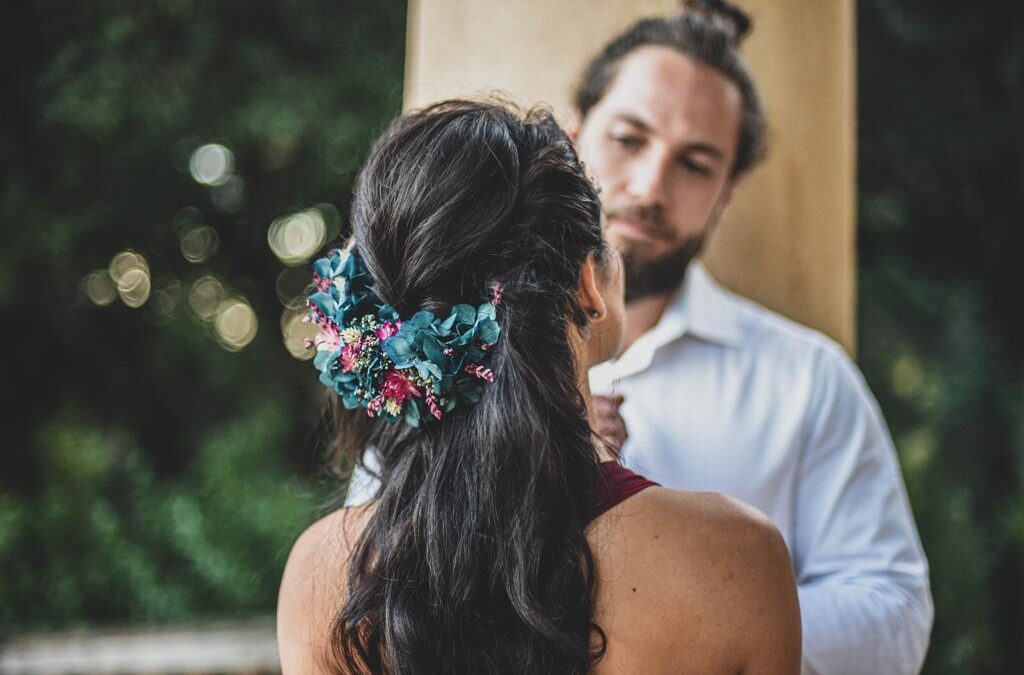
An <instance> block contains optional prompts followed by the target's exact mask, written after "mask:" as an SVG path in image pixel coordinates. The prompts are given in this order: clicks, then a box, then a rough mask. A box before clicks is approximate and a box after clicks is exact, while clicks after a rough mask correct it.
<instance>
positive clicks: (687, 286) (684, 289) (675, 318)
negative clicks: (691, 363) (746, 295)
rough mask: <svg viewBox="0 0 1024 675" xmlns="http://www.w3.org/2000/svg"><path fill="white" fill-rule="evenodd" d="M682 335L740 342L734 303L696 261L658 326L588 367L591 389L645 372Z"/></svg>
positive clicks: (731, 344) (598, 389) (740, 326)
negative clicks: (658, 353)
mask: <svg viewBox="0 0 1024 675" xmlns="http://www.w3.org/2000/svg"><path fill="white" fill-rule="evenodd" d="M685 335H692V336H694V337H695V338H697V339H700V340H705V341H707V342H711V343H715V344H720V345H723V346H726V347H735V346H737V345H738V344H740V342H741V341H742V340H743V323H742V316H741V315H740V313H739V311H738V307H737V306H736V300H735V299H734V298H733V297H732V294H731V293H729V292H728V291H726V290H725V289H723V288H722V287H721V286H719V285H718V283H717V282H716V281H715V280H714V279H713V278H712V277H711V274H710V273H709V272H708V270H707V268H705V267H704V265H703V264H702V263H700V262H699V261H696V260H695V261H693V262H691V263H690V265H689V267H688V268H687V270H686V277H685V278H684V279H683V283H682V285H681V286H680V288H679V290H678V291H676V293H675V294H674V295H673V297H672V299H671V300H669V304H668V306H667V307H666V308H665V311H664V313H662V315H661V319H659V320H658V323H657V324H655V325H654V327H653V328H651V329H650V330H649V331H647V332H646V333H644V334H643V335H641V336H640V337H639V338H638V339H637V340H636V342H634V343H633V344H632V345H630V347H629V349H627V350H626V351H625V352H624V353H623V354H622V355H621V356H620V357H619V358H618V359H616V360H615V361H609V362H607V363H603V364H600V365H598V366H596V367H594V368H591V370H590V380H591V389H592V390H593V391H595V392H601V391H606V390H607V389H608V388H609V387H610V385H611V383H612V381H614V380H616V379H619V378H622V377H626V376H628V375H632V374H634V373H638V372H640V371H642V370H644V369H646V368H647V367H648V366H649V365H650V364H651V361H652V360H653V358H654V353H655V352H656V351H657V350H658V349H660V348H661V347H664V346H665V345H667V344H669V343H671V342H674V341H675V340H678V339H680V338H682V337H683V336H685Z"/></svg>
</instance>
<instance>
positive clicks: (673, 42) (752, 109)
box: [574, 0, 766, 178]
mask: <svg viewBox="0 0 1024 675" xmlns="http://www.w3.org/2000/svg"><path fill="white" fill-rule="evenodd" d="M683 4H684V5H685V9H684V11H683V12H682V13H681V14H679V15H677V16H674V17H657V18H650V19H642V20H640V21H638V22H637V23H635V24H633V25H632V26H631V27H630V28H629V29H627V30H626V31H625V32H624V33H622V34H621V35H619V36H618V37H616V38H614V39H613V40H612V41H611V42H609V43H608V44H606V45H605V47H604V49H602V50H601V52H600V53H599V54H598V55H597V56H595V57H594V58H593V59H592V60H591V61H590V63H588V64H587V67H586V68H585V69H584V71H583V78H582V79H581V81H580V83H579V85H578V86H577V88H576V95H575V99H574V103H575V105H576V110H577V111H578V112H579V114H580V117H581V118H586V116H587V113H589V112H590V109H591V108H593V107H594V106H595V105H596V104H597V102H598V101H600V100H601V99H602V98H603V97H604V95H605V94H606V93H607V92H608V88H609V86H611V84H612V82H613V81H614V79H615V76H616V74H617V73H618V67H619V64H620V63H621V61H622V59H623V58H625V57H626V56H628V55H629V54H630V53H632V52H633V50H635V49H639V48H640V47H651V46H660V47H669V48H670V49H674V50H676V51H677V52H679V53H680V54H685V55H686V56H689V57H690V58H692V59H694V60H695V61H697V62H698V63H702V64H704V65H706V66H708V67H711V68H714V69H715V70H717V71H718V72H720V73H722V74H723V75H724V76H725V77H726V78H728V79H729V80H730V81H731V82H732V83H733V84H735V85H736V87H737V88H738V89H739V92H740V98H741V101H742V106H743V114H742V118H741V120H740V130H739V131H740V136H739V142H738V143H737V149H736V159H735V161H734V162H733V166H732V175H733V177H734V178H737V177H739V176H741V175H742V174H743V173H745V172H746V171H747V170H749V169H750V168H751V167H752V166H754V164H756V163H757V162H758V161H760V160H761V159H762V158H763V157H764V154H765V145H766V144H765V135H766V124H765V118H764V110H763V109H762V107H761V100H760V98H759V97H758V94H757V87H756V86H755V85H754V79H753V78H752V77H751V75H750V71H749V70H748V69H747V66H746V64H745V63H744V61H743V58H742V57H741V56H740V54H739V51H738V47H739V44H740V43H741V42H742V41H743V38H744V37H745V36H746V34H747V33H748V32H749V31H750V30H751V22H750V18H749V17H748V16H747V15H746V14H745V13H744V12H743V11H742V10H741V9H739V8H737V7H735V6H733V5H731V4H729V3H728V2H725V0H687V1H686V2H684V3H683Z"/></svg>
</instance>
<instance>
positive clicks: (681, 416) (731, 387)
mask: <svg viewBox="0 0 1024 675" xmlns="http://www.w3.org/2000/svg"><path fill="white" fill-rule="evenodd" d="M687 347H693V345H687ZM811 389H812V388H811V383H810V381H809V377H808V375H807V373H804V372H801V371H800V369H799V368H795V367H792V366H787V365H786V364H785V363H759V362H757V361H756V360H755V359H753V358H750V357H749V356H748V355H744V354H742V353H735V352H731V351H730V352H723V351H722V350H716V349H713V348H708V349H699V348H695V349H690V350H688V351H686V352H685V353H683V352H682V351H675V352H673V351H668V352H667V353H665V354H661V355H659V357H657V358H655V360H654V361H652V363H651V365H650V367H648V368H646V369H645V370H644V371H642V372H640V373H636V374H633V375H630V376H628V377H624V378H622V379H620V380H619V381H618V382H617V383H616V385H615V391H616V392H617V393H621V394H623V395H624V396H625V402H624V404H623V407H622V415H623V418H624V419H625V421H626V424H627V426H628V428H629V433H630V439H629V441H628V442H627V444H626V446H625V448H624V450H623V461H624V463H625V464H627V465H628V466H630V467H631V468H634V469H635V470H637V471H639V472H640V473H642V474H644V475H646V476H647V477H648V478H650V479H651V480H655V481H657V482H659V483H661V484H662V485H665V486H667V487H673V488H677V489H686V490H707V491H714V492H721V493H724V494H727V495H730V496H732V497H735V498H737V499H741V500H743V501H745V502H747V503H749V504H751V505H753V506H755V507H757V508H758V509H760V510H762V511H764V512H765V513H766V514H768V515H769V516H770V517H772V519H773V520H775V521H776V523H777V524H778V525H779V526H780V527H782V528H783V529H786V528H785V523H786V522H788V520H789V516H790V515H791V506H792V501H793V494H794V491H795V488H796V481H797V480H798V476H799V463H800V455H801V450H802V448H803V446H804V443H805V438H804V435H805V423H804V420H805V419H806V411H807V406H808V404H809V397H810V392H811Z"/></svg>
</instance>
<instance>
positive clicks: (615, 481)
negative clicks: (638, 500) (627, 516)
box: [590, 460, 658, 521]
mask: <svg viewBox="0 0 1024 675" xmlns="http://www.w3.org/2000/svg"><path fill="white" fill-rule="evenodd" d="M598 466H599V467H600V468H601V475H600V476H598V479H597V486H596V487H597V495H596V497H597V499H595V500H594V510H593V512H592V513H591V514H590V520H591V521H594V520H597V518H598V516H600V515H601V514H603V513H604V512H605V511H608V510H609V509H611V508H612V507H614V506H616V505H617V504H619V503H621V502H623V501H625V500H626V499H628V498H630V497H632V496H633V495H635V494H636V493H637V492H640V491H641V490H644V489H646V488H649V487H653V486H656V485H658V484H657V483H655V482H654V481H650V480H647V479H646V478H644V477H643V476H641V475H640V474H637V473H633V472H632V471H630V470H629V469H627V468H626V467H624V466H622V465H621V464H619V463H618V462H616V461H614V460H609V461H607V462H601V463H600V464H599V465H598Z"/></svg>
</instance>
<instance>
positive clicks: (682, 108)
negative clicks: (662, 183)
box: [598, 47, 742, 140]
mask: <svg viewBox="0 0 1024 675" xmlns="http://www.w3.org/2000/svg"><path fill="white" fill-rule="evenodd" d="M598 105H599V106H601V107H602V108H604V112H605V114H606V115H609V116H611V117H615V118H619V119H622V120H623V121H626V122H634V121H640V122H642V123H643V124H644V125H646V126H648V127H650V128H651V130H652V131H654V132H655V133H659V134H664V135H666V136H680V137H688V136H691V135H694V134H697V135H700V136H705V137H706V138H705V139H704V140H711V139H715V138H719V139H721V138H730V137H734V136H735V134H736V131H737V130H738V129H739V122H740V113H741V106H742V101H741V97H740V93H739V90H738V89H737V87H736V85H735V84H734V83H733V82H731V81H730V80H729V79H728V78H726V77H725V76H724V75H722V74H721V73H720V72H718V71H717V70H715V69H714V68H711V67H710V66H706V65H704V64H701V63H698V62H696V61H694V60H693V59H691V58H690V57H688V56H685V55H683V54H680V53H679V52H677V51H675V50H672V49H669V48H667V47H642V48H640V49H637V50H636V51H634V52H632V53H631V54H629V55H628V56H626V57H625V58H623V60H622V63H620V64H619V69H618V73H617V74H616V76H615V78H614V79H613V81H612V83H611V85H610V86H609V88H608V91H607V92H605V95H604V97H603V98H602V99H601V101H600V102H599V103H598Z"/></svg>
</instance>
